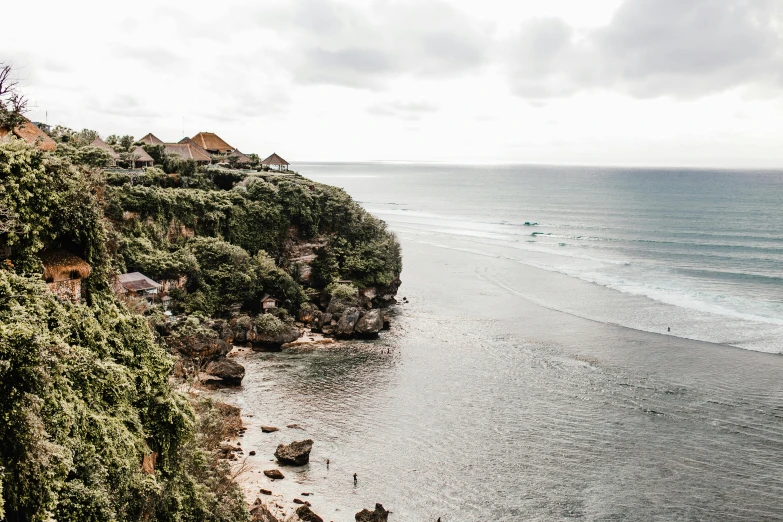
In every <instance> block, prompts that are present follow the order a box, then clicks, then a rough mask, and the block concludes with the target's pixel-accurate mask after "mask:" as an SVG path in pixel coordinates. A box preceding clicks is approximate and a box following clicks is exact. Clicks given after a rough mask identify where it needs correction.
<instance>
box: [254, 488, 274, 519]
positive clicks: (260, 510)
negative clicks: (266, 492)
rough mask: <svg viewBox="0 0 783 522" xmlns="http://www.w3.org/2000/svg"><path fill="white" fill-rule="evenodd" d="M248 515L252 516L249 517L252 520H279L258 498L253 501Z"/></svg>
mask: <svg viewBox="0 0 783 522" xmlns="http://www.w3.org/2000/svg"><path fill="white" fill-rule="evenodd" d="M270 493H271V492H270ZM250 516H251V517H252V518H251V519H250V520H251V521H252V522H280V520H279V519H278V518H277V517H276V516H274V515H273V514H272V512H271V511H269V508H268V507H266V504H264V502H263V501H262V500H261V499H260V498H257V499H256V501H255V502H254V503H253V508H252V509H251V510H250Z"/></svg>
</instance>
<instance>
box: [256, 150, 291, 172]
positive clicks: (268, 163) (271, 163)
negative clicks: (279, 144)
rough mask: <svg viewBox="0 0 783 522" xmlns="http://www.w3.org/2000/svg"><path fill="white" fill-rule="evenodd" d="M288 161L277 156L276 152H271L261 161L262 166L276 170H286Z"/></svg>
mask: <svg viewBox="0 0 783 522" xmlns="http://www.w3.org/2000/svg"><path fill="white" fill-rule="evenodd" d="M288 165H289V163H288V162H287V161H286V160H284V159H283V158H281V157H280V156H278V155H277V154H276V153H274V152H273V153H272V155H271V156H269V157H268V158H267V159H265V160H264V161H262V162H261V166H262V167H270V168H277V170H288Z"/></svg>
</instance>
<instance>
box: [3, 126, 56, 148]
mask: <svg viewBox="0 0 783 522" xmlns="http://www.w3.org/2000/svg"><path fill="white" fill-rule="evenodd" d="M25 120H26V121H25V122H24V123H22V124H21V125H19V126H18V127H14V129H13V134H14V135H15V136H16V137H17V138H19V139H22V140H24V141H25V142H27V144H29V145H33V146H35V147H38V149H40V150H45V151H53V150H55V149H56V148H57V143H56V142H55V141H54V140H53V139H52V138H50V137H49V136H47V135H46V133H45V132H44V131H42V130H41V129H39V128H38V127H36V126H35V124H34V123H33V122H31V121H30V120H28V119H27V118H25ZM11 132H12V131H11V130H9V129H0V139H3V138H5V137H6V136H8V135H9V134H11Z"/></svg>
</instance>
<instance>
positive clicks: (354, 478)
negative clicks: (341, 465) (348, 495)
mask: <svg viewBox="0 0 783 522" xmlns="http://www.w3.org/2000/svg"><path fill="white" fill-rule="evenodd" d="M358 483H359V481H358V480H357V479H356V473H354V474H353V485H354V486H355V485H356V484H358Z"/></svg>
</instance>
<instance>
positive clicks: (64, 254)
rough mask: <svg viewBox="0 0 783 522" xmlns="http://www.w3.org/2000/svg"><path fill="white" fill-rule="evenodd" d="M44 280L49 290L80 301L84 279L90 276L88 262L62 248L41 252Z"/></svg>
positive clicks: (68, 298)
mask: <svg viewBox="0 0 783 522" xmlns="http://www.w3.org/2000/svg"><path fill="white" fill-rule="evenodd" d="M41 263H42V264H43V267H44V272H43V276H44V281H46V285H47V286H48V287H49V290H50V291H51V292H52V293H53V294H54V295H56V296H57V297H59V298H60V299H67V300H69V301H73V302H79V301H80V300H81V298H82V279H85V278H87V277H89V276H90V272H91V271H92V269H91V268H90V265H89V264H87V262H86V261H85V260H83V259H81V258H80V257H77V256H75V255H73V254H71V253H70V252H68V251H66V250H62V249H54V250H49V251H47V252H44V253H42V254H41Z"/></svg>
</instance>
